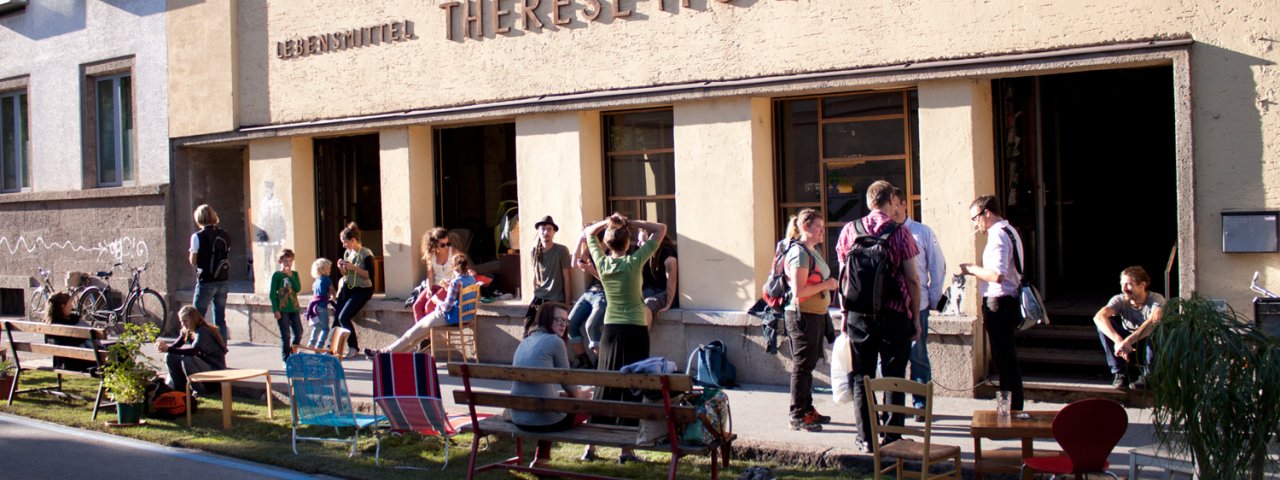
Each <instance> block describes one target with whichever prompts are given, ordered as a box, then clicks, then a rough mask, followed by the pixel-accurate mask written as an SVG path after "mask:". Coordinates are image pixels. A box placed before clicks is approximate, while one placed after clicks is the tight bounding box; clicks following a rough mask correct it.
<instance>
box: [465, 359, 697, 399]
mask: <svg viewBox="0 0 1280 480" xmlns="http://www.w3.org/2000/svg"><path fill="white" fill-rule="evenodd" d="M463 365H466V367H467V370H468V373H469V374H470V376H471V378H483V379H489V380H510V381H516V382H528V383H551V384H564V383H567V384H569V385H595V386H597V387H615V388H638V389H641V390H661V389H662V377H664V376H665V377H667V379H668V382H669V383H670V388H671V391H672V392H675V393H681V392H688V391H690V390H693V379H692V378H690V377H689V376H688V375H684V374H669V375H651V374H634V373H621V372H607V371H598V370H570V369H557V368H530V367H513V366H511V365H489V364H475V363H470V364H459V363H449V375H452V376H455V377H461V376H462V367H463Z"/></svg>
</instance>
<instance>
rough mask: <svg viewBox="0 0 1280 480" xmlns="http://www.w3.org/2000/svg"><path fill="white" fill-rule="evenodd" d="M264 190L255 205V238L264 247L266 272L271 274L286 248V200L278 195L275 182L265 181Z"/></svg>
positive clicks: (263, 183) (259, 245)
mask: <svg viewBox="0 0 1280 480" xmlns="http://www.w3.org/2000/svg"><path fill="white" fill-rule="evenodd" d="M262 191H263V196H262V198H261V201H259V202H258V205H255V206H254V217H256V218H254V219H253V221H254V223H255V224H256V225H255V226H256V228H254V235H253V240H254V242H255V243H257V244H258V247H259V248H261V249H262V250H261V251H262V255H263V258H265V259H266V260H267V261H266V262H265V265H263V268H264V269H265V270H264V272H267V274H268V275H270V272H271V271H273V270H274V269H275V264H276V256H277V255H279V254H280V251H281V250H283V249H284V242H285V228H286V222H285V218H284V202H281V201H280V198H279V197H278V196H276V186H275V182H274V181H271V180H266V181H263V182H262Z"/></svg>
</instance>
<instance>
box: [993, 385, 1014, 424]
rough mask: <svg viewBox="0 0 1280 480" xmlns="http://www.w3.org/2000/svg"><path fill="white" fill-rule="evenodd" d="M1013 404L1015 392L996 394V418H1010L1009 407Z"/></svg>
mask: <svg viewBox="0 0 1280 480" xmlns="http://www.w3.org/2000/svg"><path fill="white" fill-rule="evenodd" d="M1012 403H1013V392H1010V391H1008V390H1001V391H999V392H996V417H997V418H1000V419H1008V418H1009V413H1010V411H1009V406H1010V405H1011V404H1012Z"/></svg>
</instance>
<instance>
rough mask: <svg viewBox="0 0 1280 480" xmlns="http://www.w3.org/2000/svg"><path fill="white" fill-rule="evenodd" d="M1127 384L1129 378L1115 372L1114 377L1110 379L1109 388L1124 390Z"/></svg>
mask: <svg viewBox="0 0 1280 480" xmlns="http://www.w3.org/2000/svg"><path fill="white" fill-rule="evenodd" d="M1128 386H1129V379H1127V378H1125V376H1124V374H1123V373H1117V374H1116V377H1115V379H1113V380H1111V388H1115V389H1119V390H1124V389H1126V388H1128Z"/></svg>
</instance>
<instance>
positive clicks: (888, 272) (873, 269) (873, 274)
mask: <svg viewBox="0 0 1280 480" xmlns="http://www.w3.org/2000/svg"><path fill="white" fill-rule="evenodd" d="M898 226H899V225H898V223H897V222H892V221H890V222H889V223H888V224H885V226H884V228H883V229H881V230H880V234H879V235H872V234H870V233H868V232H867V228H866V227H865V226H863V224H862V219H858V220H854V222H853V228H854V231H855V232H856V233H857V234H858V236H857V237H856V238H855V239H854V240H853V246H852V248H850V249H849V254H848V256H847V257H845V262H844V265H842V266H841V268H840V308H841V309H842V310H844V311H846V312H853V313H858V314H862V315H870V316H872V317H874V316H876V315H878V314H879V313H880V305H881V303H883V300H884V296H885V285H893V276H892V274H893V272H894V271H896V270H897V269H898V268H899V267H900V266H898V265H894V264H893V262H892V260H890V258H889V236H891V235H893V233H894V232H896V231H898Z"/></svg>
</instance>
